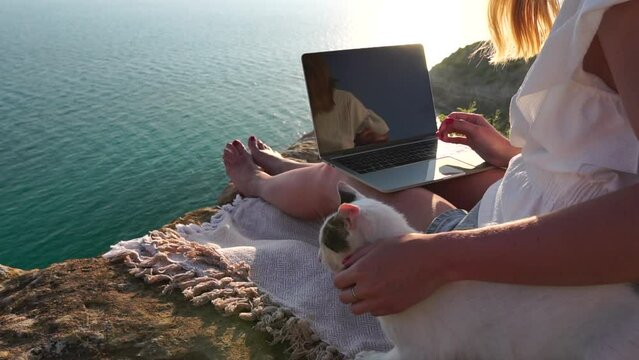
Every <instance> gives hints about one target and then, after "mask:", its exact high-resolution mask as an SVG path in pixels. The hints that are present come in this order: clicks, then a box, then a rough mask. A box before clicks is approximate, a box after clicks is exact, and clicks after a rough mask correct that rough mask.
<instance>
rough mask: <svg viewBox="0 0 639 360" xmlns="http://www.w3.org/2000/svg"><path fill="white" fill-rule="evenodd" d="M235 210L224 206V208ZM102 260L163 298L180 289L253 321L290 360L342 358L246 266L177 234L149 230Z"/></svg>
mask: <svg viewBox="0 0 639 360" xmlns="http://www.w3.org/2000/svg"><path fill="white" fill-rule="evenodd" d="M237 201H239V200H238V199H236V200H235V202H237ZM235 202H234V203H235ZM233 208H234V206H232V205H228V209H225V210H226V211H232V209H233ZM221 213H224V211H221V212H220V213H219V214H221ZM219 214H218V215H219ZM220 221H222V219H221V216H220V217H217V215H216V216H214V217H213V218H212V219H211V223H212V224H214V226H215V224H216V223H219V222H220ZM104 257H105V258H107V259H108V260H109V261H110V262H112V263H124V264H125V265H126V266H127V267H129V268H130V269H129V273H130V274H132V275H133V276H135V277H137V278H142V279H143V280H144V281H145V282H146V283H148V284H157V285H160V284H164V285H161V286H162V293H163V294H167V293H170V292H173V291H176V290H179V291H181V292H182V294H183V295H184V297H185V298H186V299H187V300H189V301H190V302H191V303H192V304H193V305H195V306H203V305H207V304H211V305H213V306H214V307H215V309H217V310H218V311H220V312H221V313H222V314H224V315H227V316H231V315H233V316H237V317H239V318H240V319H242V320H246V321H251V322H255V328H256V329H257V330H259V331H263V332H266V333H268V334H269V335H270V336H271V337H272V342H273V343H287V344H289V346H288V350H289V351H290V353H291V358H292V359H317V360H332V359H344V358H345V357H344V355H343V354H341V353H340V352H339V351H338V350H337V349H336V348H335V347H333V346H330V345H328V344H327V343H325V342H323V341H322V340H321V339H320V338H319V336H317V334H315V333H314V332H313V330H312V328H311V326H310V324H309V322H308V321H306V320H304V319H300V318H298V317H296V316H295V315H294V314H293V313H292V312H291V311H290V309H287V308H285V307H280V306H279V305H278V304H276V303H275V302H273V301H272V300H271V299H270V297H269V296H268V295H266V294H264V293H262V292H261V291H260V290H259V288H258V287H257V286H256V284H255V283H253V282H252V281H250V279H249V270H250V267H249V265H248V264H246V263H244V262H240V263H231V262H230V261H228V260H227V259H226V258H225V257H224V256H223V255H222V254H221V253H219V252H218V251H217V250H216V249H215V248H214V247H213V246H208V245H203V244H199V243H196V242H192V241H188V240H186V239H184V238H183V237H182V236H180V234H179V233H178V232H176V231H175V230H172V229H164V230H163V231H159V230H155V231H152V232H150V233H149V234H148V235H146V236H144V237H143V238H141V239H140V240H139V245H138V247H137V249H131V248H130V247H129V246H119V247H118V246H115V247H114V249H113V250H112V251H110V252H109V253H107V254H105V255H104ZM177 259H182V260H177ZM184 259H186V260H184Z"/></svg>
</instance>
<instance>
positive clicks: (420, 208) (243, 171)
mask: <svg viewBox="0 0 639 360" xmlns="http://www.w3.org/2000/svg"><path fill="white" fill-rule="evenodd" d="M223 159H224V166H225V168H226V173H227V174H228V175H229V177H230V178H231V181H233V183H234V184H235V186H236V187H237V189H238V190H239V191H240V193H242V194H244V195H245V196H252V197H261V198H262V199H264V200H265V201H267V202H269V203H271V204H272V205H274V206H275V207H277V208H278V209H280V210H282V211H283V212H285V213H287V214H288V215H291V216H293V217H297V218H301V219H309V220H310V219H312V220H315V219H321V218H323V217H325V216H327V215H329V214H331V213H333V212H335V210H336V209H337V206H338V205H339V196H338V193H337V183H338V182H340V181H344V182H346V183H348V184H349V185H351V186H353V187H354V188H355V189H357V190H358V191H359V192H361V193H362V194H364V195H365V196H368V197H372V198H374V199H377V200H380V201H382V202H384V203H386V204H388V205H390V206H392V207H394V208H395V209H396V210H397V211H399V212H401V213H403V214H404V216H406V219H407V220H408V223H409V224H410V225H411V226H412V227H413V228H415V229H425V228H426V226H427V225H428V224H429V223H430V222H431V221H432V219H433V218H434V216H436V215H438V214H440V213H442V212H444V211H446V210H449V209H452V208H454V207H453V206H452V205H451V204H450V203H449V202H447V201H446V200H445V199H443V198H442V197H440V196H437V195H435V194H433V193H431V192H430V191H428V190H426V189H423V188H413V189H408V190H404V191H399V192H395V193H390V194H384V193H380V192H378V191H376V190H374V189H372V188H370V187H368V186H366V185H364V184H362V183H360V182H358V181H357V180H354V179H352V178H350V177H348V176H347V175H346V174H344V173H343V172H341V171H338V170H336V169H334V168H333V167H331V166H329V165H327V164H324V163H318V164H312V165H310V166H305V167H301V168H297V169H293V170H289V171H286V172H283V173H280V174H277V175H274V176H273V175H269V174H267V173H266V172H264V171H261V170H260V169H259V168H258V166H257V164H255V162H254V161H253V158H252V157H251V154H249V152H248V151H247V149H246V148H245V147H244V145H243V144H242V143H241V142H239V141H234V142H233V143H230V144H227V145H226V147H225V148H224V155H223Z"/></svg>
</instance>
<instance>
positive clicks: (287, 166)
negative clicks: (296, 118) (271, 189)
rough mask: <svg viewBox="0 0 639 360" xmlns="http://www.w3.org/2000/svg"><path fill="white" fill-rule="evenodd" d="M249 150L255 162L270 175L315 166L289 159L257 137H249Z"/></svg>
mask: <svg viewBox="0 0 639 360" xmlns="http://www.w3.org/2000/svg"><path fill="white" fill-rule="evenodd" d="M248 148H249V151H250V152H251V157H252V158H253V161H254V162H255V163H256V164H257V165H258V166H259V167H261V168H262V169H263V170H264V172H266V173H267V174H269V175H277V174H281V173H283V172H286V171H290V170H295V169H299V168H302V167H307V166H313V165H314V164H312V163H304V162H300V161H295V160H291V159H287V158H285V157H283V156H282V154H280V153H279V152H277V151H275V150H273V149H272V148H271V147H270V146H268V145H266V144H265V143H264V142H262V140H260V139H258V138H256V137H255V136H251V137H249V139H248Z"/></svg>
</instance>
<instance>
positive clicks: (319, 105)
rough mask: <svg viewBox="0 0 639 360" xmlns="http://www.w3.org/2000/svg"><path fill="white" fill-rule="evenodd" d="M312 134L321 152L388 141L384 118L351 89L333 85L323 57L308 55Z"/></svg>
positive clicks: (306, 60)
mask: <svg viewBox="0 0 639 360" xmlns="http://www.w3.org/2000/svg"><path fill="white" fill-rule="evenodd" d="M304 73H305V74H306V78H307V86H308V96H309V99H310V103H311V113H312V115H313V121H314V123H315V132H316V133H315V135H316V137H317V143H318V146H319V149H320V151H321V152H323V153H328V152H334V151H339V150H345V149H351V148H354V147H355V146H361V145H367V144H373V143H380V142H386V141H388V132H389V128H388V125H387V124H386V122H385V121H384V119H382V118H381V117H380V116H379V115H377V114H375V112H373V111H372V110H370V109H368V108H366V106H364V104H362V102H361V101H360V100H359V99H357V97H355V95H353V94H352V93H350V92H348V91H345V90H341V89H337V88H336V87H335V85H336V82H337V81H336V80H335V79H334V78H332V77H331V74H330V70H329V68H328V65H327V64H326V61H325V60H324V58H323V57H322V56H321V55H314V54H313V55H309V56H307V57H306V58H305V61H304Z"/></svg>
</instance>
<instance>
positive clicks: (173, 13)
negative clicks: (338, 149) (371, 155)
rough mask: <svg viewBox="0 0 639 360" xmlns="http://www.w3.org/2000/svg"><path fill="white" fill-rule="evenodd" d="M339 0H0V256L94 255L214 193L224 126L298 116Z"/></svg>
mask: <svg viewBox="0 0 639 360" xmlns="http://www.w3.org/2000/svg"><path fill="white" fill-rule="evenodd" d="M344 6H345V5H343V3H342V2H340V1H308V0H299V1H295V0H281V1H270V2H263V1H219V0H206V1H204V0H202V1H198V0H180V1H167V0H159V1H156V0H154V1H131V0H108V1H105V0H92V1H84V0H82V1H81V0H52V1H49V0H32V1H31V0H30V1H24V0H0V126H1V129H2V136H0V154H1V155H0V206H1V208H0V228H1V229H2V230H3V231H2V235H1V236H0V264H5V265H10V266H15V267H20V268H34V267H43V266H46V265H48V264H50V263H52V262H57V261H62V260H64V259H68V258H81V257H89V256H96V255H99V254H101V253H102V252H104V251H106V250H107V249H108V248H109V245H110V244H113V243H115V242H117V241H118V240H122V239H130V238H134V237H138V236H141V235H143V234H145V233H146V232H147V231H149V230H151V229H154V228H158V227H159V226H161V225H163V224H165V223H167V222H168V221H170V220H172V219H174V218H175V217H177V216H179V215H181V214H183V213H185V212H187V211H190V210H193V209H196V208H199V207H203V206H208V205H211V204H214V202H215V199H216V196H217V194H218V193H219V192H220V190H221V189H222V188H223V187H224V185H225V183H226V177H225V175H224V171H223V167H222V163H221V160H220V155H221V150H222V147H223V145H224V143H225V142H226V141H228V140H229V139H233V138H246V136H247V135H248V134H251V133H253V134H258V135H260V136H261V137H262V138H264V139H266V140H267V141H268V142H270V143H271V144H273V145H274V146H275V147H279V148H281V147H285V146H286V145H289V144H290V143H292V142H293V141H294V140H295V139H296V137H297V136H299V135H300V134H302V133H303V132H305V131H308V130H309V128H310V122H309V115H308V108H307V103H306V94H305V89H304V83H303V78H302V73H301V66H300V63H299V56H300V54H302V53H303V52H305V51H311V50H318V49H328V48H333V47H339V46H349V45H355V44H353V43H352V42H349V39H348V38H347V37H345V36H344V34H347V33H348V31H347V27H348V26H349V24H350V25H352V22H349V21H348V19H347V17H345V16H344V15H342V14H344V13H345V12H346V11H345V9H344Z"/></svg>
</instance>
